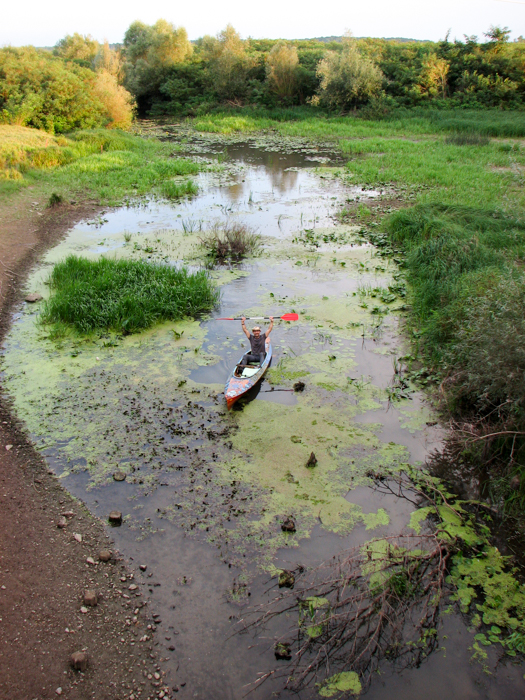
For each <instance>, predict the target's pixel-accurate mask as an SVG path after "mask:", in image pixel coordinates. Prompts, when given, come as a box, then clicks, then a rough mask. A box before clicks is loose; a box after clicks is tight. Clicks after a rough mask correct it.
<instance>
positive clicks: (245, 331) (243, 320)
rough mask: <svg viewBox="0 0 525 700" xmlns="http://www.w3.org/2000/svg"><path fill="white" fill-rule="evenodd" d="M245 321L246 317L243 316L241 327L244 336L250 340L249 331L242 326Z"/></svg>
mask: <svg viewBox="0 0 525 700" xmlns="http://www.w3.org/2000/svg"><path fill="white" fill-rule="evenodd" d="M245 321H246V316H243V317H242V319H241V326H242V329H243V331H244V335H245V336H246V337H247V338H248V340H250V331H249V330H247V328H246V326H245V325H244V322H245Z"/></svg>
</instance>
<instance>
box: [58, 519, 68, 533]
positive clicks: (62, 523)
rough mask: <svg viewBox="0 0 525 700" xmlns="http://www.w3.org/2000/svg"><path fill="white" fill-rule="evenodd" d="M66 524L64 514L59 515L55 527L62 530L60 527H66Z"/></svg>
mask: <svg viewBox="0 0 525 700" xmlns="http://www.w3.org/2000/svg"><path fill="white" fill-rule="evenodd" d="M66 525H67V520H66V519H65V518H64V516H61V517H60V518H59V519H58V520H57V527H58V528H60V529H61V530H62V528H64V527H66Z"/></svg>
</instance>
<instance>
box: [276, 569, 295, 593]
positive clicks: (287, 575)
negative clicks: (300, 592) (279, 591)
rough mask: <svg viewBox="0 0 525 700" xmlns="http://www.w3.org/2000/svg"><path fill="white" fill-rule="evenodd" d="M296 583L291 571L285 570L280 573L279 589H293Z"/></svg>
mask: <svg viewBox="0 0 525 700" xmlns="http://www.w3.org/2000/svg"><path fill="white" fill-rule="evenodd" d="M294 583H295V576H294V575H293V574H292V572H291V571H287V570H286V569H284V571H280V572H279V588H293V585H294Z"/></svg>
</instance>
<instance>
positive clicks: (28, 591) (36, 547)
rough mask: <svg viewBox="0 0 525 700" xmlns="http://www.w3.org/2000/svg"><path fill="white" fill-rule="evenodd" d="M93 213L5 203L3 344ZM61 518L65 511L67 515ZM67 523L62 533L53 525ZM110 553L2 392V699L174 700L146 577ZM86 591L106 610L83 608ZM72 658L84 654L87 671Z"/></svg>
mask: <svg viewBox="0 0 525 700" xmlns="http://www.w3.org/2000/svg"><path fill="white" fill-rule="evenodd" d="M96 209H97V207H96V206H95V205H94V204H91V203H89V202H88V203H84V204H82V205H81V206H71V205H61V206H60V207H57V208H55V209H51V210H50V209H46V208H45V207H44V206H43V205H42V204H41V203H40V204H39V203H38V202H37V201H36V197H35V194H34V193H33V192H32V191H31V190H30V189H28V190H26V191H24V192H23V193H21V194H19V195H17V196H16V197H14V198H12V199H11V200H10V202H9V204H8V205H6V204H3V205H2V206H1V207H0V336H1V338H2V339H3V338H4V337H5V334H6V333H7V331H8V329H9V326H10V323H11V316H12V313H13V311H14V310H15V309H16V306H17V305H18V304H19V303H21V301H22V300H23V292H22V288H23V285H24V281H25V279H26V277H27V273H28V271H29V270H30V269H31V267H32V266H33V265H34V263H35V262H36V261H37V260H38V257H39V255H40V254H41V253H42V252H43V251H44V250H46V249H48V248H49V247H50V246H51V245H53V244H54V243H55V242H57V241H58V240H59V239H60V238H61V237H62V236H63V235H64V234H65V233H66V231H67V230H68V229H69V228H70V227H71V226H72V225H73V224H74V223H75V222H76V221H78V220H79V219H81V218H84V217H86V216H89V215H90V214H92V213H93V212H94V211H96ZM64 514H66V515H64ZM58 523H60V524H61V525H63V524H64V523H66V524H65V527H58V526H57V524H58ZM102 549H110V550H111V549H112V547H111V542H110V540H109V538H108V535H107V534H106V532H105V529H104V527H103V525H102V523H101V522H100V521H98V520H96V519H94V518H93V517H92V516H91V515H90V514H89V513H88V511H87V509H86V508H85V507H84V506H83V505H82V504H81V503H80V502H78V501H76V500H75V499H74V498H72V497H71V496H70V495H69V494H68V493H67V492H66V491H65V490H64V489H63V488H62V487H61V485H60V483H59V481H58V480H57V479H56V477H55V476H53V474H52V473H50V472H49V471H48V469H47V467H46V464H45V462H44V460H43V459H42V458H41V456H40V455H39V454H38V452H37V451H36V450H35V449H34V448H33V446H32V445H31V443H30V442H29V441H28V439H27V438H26V436H25V435H24V433H23V430H22V429H21V426H19V425H18V424H17V421H16V418H15V417H14V416H12V415H11V413H10V410H9V405H8V401H7V399H6V396H5V394H4V393H2V394H0V698H1V699H2V700H4V699H5V700H7V699H9V700H33V699H34V700H37V699H38V700H40V699H43V698H56V697H63V698H67V700H84V699H87V698H96V700H117V699H119V700H124V699H125V698H126V699H128V700H136V699H138V698H154V697H171V691H170V690H168V688H167V687H166V685H165V679H164V678H163V673H162V670H161V668H160V666H159V665H158V661H160V660H158V661H157V659H156V655H155V653H154V652H155V646H156V642H155V641H154V629H155V624H154V620H153V612H154V611H153V610H151V609H150V605H148V603H147V601H146V600H145V599H144V598H143V596H142V593H141V590H142V587H143V586H144V585H145V582H146V580H147V572H142V571H141V570H140V569H139V567H138V565H139V564H140V562H136V564H137V571H132V570H131V569H129V568H128V567H127V566H126V565H125V564H124V563H123V561H122V558H121V557H120V556H119V554H118V552H115V551H114V550H113V551H112V556H111V559H110V560H109V561H108V562H102V561H100V559H99V553H100V551H101V550H102ZM86 590H95V592H96V593H97V595H98V598H99V602H98V604H97V605H96V606H94V607H92V606H90V605H84V593H85V591H86ZM74 652H84V653H86V654H87V659H88V666H87V670H86V671H85V672H81V671H78V670H73V668H72V667H71V663H70V657H71V655H72V654H73V653H74Z"/></svg>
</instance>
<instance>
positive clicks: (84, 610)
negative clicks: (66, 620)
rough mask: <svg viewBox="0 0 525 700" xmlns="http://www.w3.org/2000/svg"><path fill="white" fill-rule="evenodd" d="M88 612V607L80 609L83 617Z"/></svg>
mask: <svg viewBox="0 0 525 700" xmlns="http://www.w3.org/2000/svg"><path fill="white" fill-rule="evenodd" d="M87 611H88V609H87V608H86V607H84V606H82V607H81V608H80V612H81V613H82V614H83V615H85V614H86V613H87Z"/></svg>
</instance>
